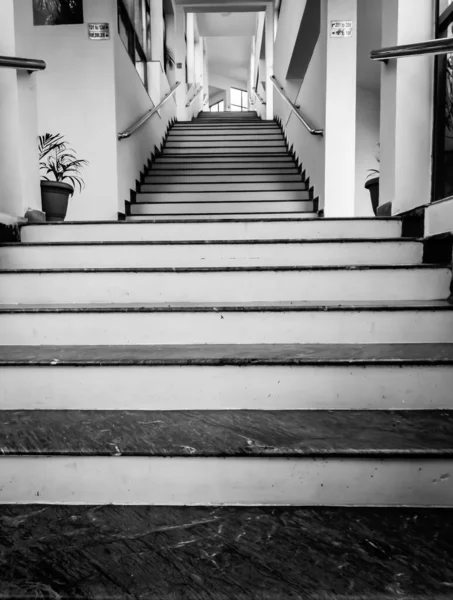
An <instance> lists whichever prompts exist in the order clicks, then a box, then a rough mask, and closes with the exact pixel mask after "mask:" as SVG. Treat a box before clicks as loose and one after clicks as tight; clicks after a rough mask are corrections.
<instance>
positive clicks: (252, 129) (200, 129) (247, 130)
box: [169, 124, 282, 136]
mask: <svg viewBox="0 0 453 600" xmlns="http://www.w3.org/2000/svg"><path fill="white" fill-rule="evenodd" d="M281 133H282V130H281V129H280V127H278V126H276V125H275V126H274V125H247V124H244V125H234V124H230V125H228V124H221V125H216V126H215V127H213V126H210V125H209V124H208V125H193V126H192V127H190V126H187V125H186V126H180V127H176V126H175V127H173V129H172V130H171V131H170V133H169V135H178V136H179V135H181V136H185V135H189V136H190V135H206V136H210V135H266V134H271V135H280V134H281Z"/></svg>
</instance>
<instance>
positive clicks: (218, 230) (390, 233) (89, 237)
mask: <svg viewBox="0 0 453 600" xmlns="http://www.w3.org/2000/svg"><path fill="white" fill-rule="evenodd" d="M400 235H401V222H400V221H379V220H375V219H370V220H368V221H342V220H339V221H328V220H315V221H313V220H312V221H307V220H305V221H302V220H301V221H292V222H290V221H286V222H282V221H276V222H267V223H266V222H264V223H262V222H251V223H247V222H239V223H234V222H230V223H180V224H178V223H159V224H156V223H135V224H133V225H132V224H128V223H108V224H97V223H92V224H89V225H76V224H74V225H72V224H64V225H44V226H42V225H29V226H26V227H24V228H23V229H22V230H21V236H22V241H23V242H96V241H169V240H173V241H184V240H185V241H188V240H192V241H197V240H199V241H204V240H247V239H254V240H258V239H262V240H268V239H279V238H281V237H282V236H284V237H285V238H286V239H301V238H302V239H319V238H331V239H341V238H349V239H351V238H354V239H356V238H362V239H366V238H397V237H399V236H400Z"/></svg>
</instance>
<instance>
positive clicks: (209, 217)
mask: <svg viewBox="0 0 453 600" xmlns="http://www.w3.org/2000/svg"><path fill="white" fill-rule="evenodd" d="M294 217H303V218H304V219H317V218H318V214H317V213H311V212H300V211H299V210H298V211H296V212H287V213H282V212H268V213H259V212H256V211H255V212H249V213H245V212H243V213H237V212H236V213H235V212H224V213H211V214H207V213H203V212H201V213H191V214H187V213H178V214H176V213H175V214H168V213H162V214H159V215H157V214H156V215H154V214H153V215H151V216H150V215H146V214H144V215H128V216H127V220H128V221H149V220H150V219H152V220H154V221H168V220H172V221H183V222H184V221H185V222H189V221H200V219H202V220H204V221H219V220H223V221H238V220H241V221H246V220H251V221H256V220H257V219H259V220H261V221H265V220H269V219H270V220H274V219H275V218H279V219H280V220H284V219H290V220H291V219H294Z"/></svg>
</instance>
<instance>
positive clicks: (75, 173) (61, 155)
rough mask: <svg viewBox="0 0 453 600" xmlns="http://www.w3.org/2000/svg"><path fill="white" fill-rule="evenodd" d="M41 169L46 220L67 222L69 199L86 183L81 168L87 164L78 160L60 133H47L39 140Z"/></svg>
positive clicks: (43, 206) (42, 196) (42, 198)
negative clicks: (65, 220) (75, 190)
mask: <svg viewBox="0 0 453 600" xmlns="http://www.w3.org/2000/svg"><path fill="white" fill-rule="evenodd" d="M38 148H39V168H40V170H41V171H44V172H45V175H43V176H42V180H41V200H42V209H43V211H44V212H45V213H46V217H47V221H64V219H65V217H66V212H67V210H68V200H69V197H70V196H72V195H73V194H74V188H75V187H76V186H77V187H78V188H79V190H80V191H82V189H83V187H84V185H85V184H84V181H83V179H82V177H81V175H80V172H81V169H82V168H83V167H84V166H86V165H88V161H86V160H82V159H78V158H77V157H76V155H75V152H74V150H73V149H72V148H70V147H69V145H68V143H67V142H66V141H65V140H64V138H63V136H62V135H61V134H60V133H56V134H51V133H46V134H45V135H40V136H39V138H38Z"/></svg>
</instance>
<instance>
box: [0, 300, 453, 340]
mask: <svg viewBox="0 0 453 600" xmlns="http://www.w3.org/2000/svg"><path fill="white" fill-rule="evenodd" d="M435 342H445V343H453V313H452V312H447V311H432V312H428V311H411V310H407V311H398V312H394V311H388V312H387V311H373V310H369V311H358V312H354V311H344V312H343V311H340V312H331V311H328V312H327V311H325V312H323V311H313V312H310V311H302V312H295V311H294V312H293V311H289V312H271V311H267V312H264V311H263V312H258V311H256V312H255V311H253V312H230V311H222V309H216V310H214V309H212V310H211V311H208V310H207V311H206V312H154V313H139V312H129V313H124V312H119V313H115V312H99V313H89V312H88V313H87V312H85V313H82V312H79V313H64V312H63V313H23V314H18V313H16V314H0V344H2V345H11V346H12V345H31V346H33V345H35V346H36V345H38V346H39V345H87V346H88V345H116V344H120V345H127V344H132V345H140V344H372V343H374V344H392V343H406V344H409V343H435Z"/></svg>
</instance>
